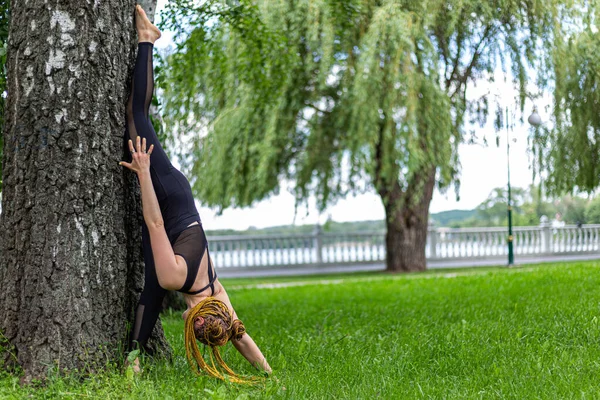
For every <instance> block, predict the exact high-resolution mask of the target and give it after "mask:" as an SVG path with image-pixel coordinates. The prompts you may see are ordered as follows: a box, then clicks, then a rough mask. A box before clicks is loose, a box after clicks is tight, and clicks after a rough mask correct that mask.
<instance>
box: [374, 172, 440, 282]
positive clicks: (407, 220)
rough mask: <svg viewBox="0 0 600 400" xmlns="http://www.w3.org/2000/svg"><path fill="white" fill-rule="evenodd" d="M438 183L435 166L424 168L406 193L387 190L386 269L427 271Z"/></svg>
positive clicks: (398, 190) (397, 188)
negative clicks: (433, 200)
mask: <svg viewBox="0 0 600 400" xmlns="http://www.w3.org/2000/svg"><path fill="white" fill-rule="evenodd" d="M434 186H435V169H431V170H429V171H423V172H422V174H421V175H419V176H418V178H417V179H415V180H414V181H413V182H411V185H410V186H409V187H408V189H407V190H406V191H404V192H402V191H400V189H399V187H395V188H394V189H392V190H391V191H390V192H386V196H387V197H386V198H385V199H384V202H383V203H384V207H385V212H386V227H387V232H386V235H385V244H386V252H387V253H386V269H387V271H390V272H411V271H424V270H425V269H426V268H427V260H426V258H425V245H426V243H427V228H428V220H429V204H430V203H431V198H432V196H433V188H434Z"/></svg>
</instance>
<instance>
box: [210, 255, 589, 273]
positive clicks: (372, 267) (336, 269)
mask: <svg viewBox="0 0 600 400" xmlns="http://www.w3.org/2000/svg"><path fill="white" fill-rule="evenodd" d="M598 259H600V254H584V255H565V256H546V257H520V258H519V257H518V256H515V262H516V264H517V265H523V264H537V263H547V262H554V263H556V262H562V261H588V260H598ZM505 265H506V262H504V261H501V260H497V259H495V260H477V259H473V260H462V261H430V262H429V263H428V264H427V266H428V268H429V269H442V268H465V267H493V266H505ZM383 270H385V265H384V264H355V265H325V266H322V267H311V266H309V267H289V268H273V269H263V270H249V271H244V270H240V269H237V270H233V271H228V270H227V269H222V268H217V274H218V275H219V277H221V278H251V277H266V276H293V275H295V276H298V275H319V274H335V273H341V272H362V271H383Z"/></svg>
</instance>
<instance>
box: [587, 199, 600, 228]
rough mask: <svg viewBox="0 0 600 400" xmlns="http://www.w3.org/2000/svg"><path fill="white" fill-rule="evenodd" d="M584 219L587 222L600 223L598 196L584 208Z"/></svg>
mask: <svg viewBox="0 0 600 400" xmlns="http://www.w3.org/2000/svg"><path fill="white" fill-rule="evenodd" d="M585 220H586V222H587V223H588V224H600V196H598V197H596V198H595V199H593V200H592V201H590V203H589V204H588V206H587V208H586V209H585Z"/></svg>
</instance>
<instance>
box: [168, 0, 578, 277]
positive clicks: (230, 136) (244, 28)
mask: <svg viewBox="0 0 600 400" xmlns="http://www.w3.org/2000/svg"><path fill="white" fill-rule="evenodd" d="M573 3H574V2H573V1H569V2H567V1H559V0H545V1H542V0H539V1H538V0H528V1H521V0H506V1H502V2H480V1H476V0H446V1H442V0H426V1H421V2H415V1H408V0H407V1H386V0H380V1H374V0H349V1H335V0H310V1H309V0H276V1H275V0H268V1H267V0H256V1H250V0H246V1H237V2H232V1H228V2H221V1H204V2H198V1H184V0H174V1H171V2H170V3H169V6H168V8H167V10H166V12H165V14H164V15H163V20H164V21H165V22H164V25H163V27H164V28H168V29H170V30H173V31H174V32H175V33H176V35H175V42H176V44H177V48H176V51H175V52H174V53H172V54H171V55H170V56H168V57H166V58H165V60H164V64H165V65H164V68H163V70H162V78H161V82H162V84H161V87H162V98H163V112H164V116H165V122H166V124H167V126H168V129H167V130H168V131H169V132H171V134H173V135H174V137H176V138H182V137H186V138H187V139H186V143H190V146H189V148H185V151H182V152H181V153H182V154H180V155H181V156H182V159H183V160H184V167H185V168H186V169H187V172H188V174H190V176H192V177H195V179H194V183H193V189H194V191H195V194H196V195H197V196H198V197H199V198H200V199H201V200H202V201H203V202H204V203H205V204H207V205H210V206H217V207H221V208H226V207H230V206H238V207H243V206H249V205H251V204H252V203H253V202H255V201H257V200H260V199H263V198H265V197H267V196H269V195H271V194H273V193H277V192H278V190H279V189H280V184H281V182H282V181H284V180H285V181H288V182H291V186H292V188H293V189H292V190H293V192H294V194H295V196H296V199H297V201H298V202H299V203H300V202H302V201H306V200H307V199H308V198H309V196H311V195H314V196H315V197H316V198H317V200H318V204H319V207H320V208H321V209H325V208H326V207H327V206H328V205H330V204H332V203H334V202H336V201H337V200H339V199H340V198H344V197H345V196H348V195H349V194H353V193H359V192H364V191H369V190H375V191H376V192H377V193H378V194H379V195H380V196H381V199H382V202H383V205H384V208H385V212H386V225H387V235H386V246H387V268H388V270H392V271H412V270H422V269H425V268H426V262H425V244H426V234H427V222H428V209H429V204H430V201H431V198H432V194H433V191H434V188H435V187H436V185H437V187H439V188H440V189H441V190H445V189H447V188H449V187H450V186H452V184H453V183H454V184H456V185H457V184H458V177H459V172H460V165H459V162H458V157H457V147H458V145H459V144H460V143H461V142H463V141H465V140H469V136H470V133H469V132H468V126H469V123H470V122H473V121H479V122H481V123H484V122H485V119H486V116H487V115H488V113H489V110H490V109H491V108H493V107H492V105H493V104H492V102H493V100H492V99H488V98H487V97H485V96H484V97H483V98H478V99H475V100H473V99H471V98H470V97H468V96H467V93H468V89H469V88H470V87H472V85H474V84H475V83H476V82H479V81H492V80H493V77H494V71H495V70H496V68H497V67H498V66H502V67H503V68H504V70H505V72H506V76H507V77H509V78H508V81H507V82H508V84H509V85H512V86H513V87H514V88H516V89H517V90H518V92H519V93H520V95H519V99H518V101H519V102H521V103H522V104H523V103H524V101H525V99H526V98H527V96H528V92H527V87H528V83H529V82H530V81H532V80H533V79H534V78H533V77H532V78H530V77H529V76H528V73H527V72H528V71H529V70H530V69H532V68H531V67H532V66H535V68H536V69H538V70H539V72H540V74H539V79H537V81H538V82H539V83H543V82H549V80H548V79H547V78H548V76H552V71H553V70H554V66H553V63H552V62H551V61H552V58H551V57H548V55H549V54H552V52H553V51H554V48H555V43H558V42H560V40H561V38H562V37H563V36H564V33H563V28H562V25H561V23H560V21H561V20H562V19H564V18H567V17H568V18H576V15H577V12H578V8H577V7H575V5H574V4H573ZM357 214H360V210H357Z"/></svg>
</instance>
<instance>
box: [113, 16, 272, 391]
mask: <svg viewBox="0 0 600 400" xmlns="http://www.w3.org/2000/svg"><path fill="white" fill-rule="evenodd" d="M136 29H137V32H138V54H137V59H136V63H135V69H134V71H133V82H132V88H131V96H130V98H129V101H128V104H127V134H128V138H129V142H128V144H129V150H130V151H131V154H132V157H131V162H125V161H122V162H120V163H119V164H120V165H123V166H125V167H127V168H129V169H130V170H132V171H134V172H136V173H137V176H138V180H139V183H140V189H141V193H142V208H143V214H144V223H143V224H142V243H143V250H144V262H145V279H144V290H143V292H142V295H141V297H140V302H139V305H138V308H137V312H136V320H135V326H134V330H133V335H132V340H133V341H134V342H137V343H138V344H139V345H140V346H142V347H144V346H145V345H146V342H147V340H148V337H149V336H150V333H151V332H152V329H153V328H154V325H155V323H156V319H157V318H158V314H159V312H160V307H161V304H162V301H163V298H164V296H165V294H166V291H167V290H178V291H180V292H182V293H183V297H184V298H185V302H186V304H187V306H188V308H187V310H186V311H185V312H184V313H183V319H184V320H186V329H185V337H186V338H185V339H186V351H187V355H188V359H189V360H190V362H191V363H192V365H193V366H194V370H195V371H196V372H197V373H199V372H200V369H202V370H204V371H205V372H207V373H208V374H209V375H211V376H215V377H218V378H221V379H223V378H224V376H223V374H222V373H221V372H219V370H218V369H217V368H216V367H215V366H214V362H213V364H212V366H209V365H207V364H206V363H205V362H204V359H203V358H202V356H201V354H200V351H199V350H198V346H197V344H196V341H195V339H198V340H199V341H201V342H202V343H203V344H205V345H207V346H210V347H211V348H212V350H213V355H214V357H215V358H216V359H217V361H218V363H219V364H220V365H221V366H222V367H223V368H224V369H225V371H226V373H227V374H229V375H230V377H231V378H233V380H238V381H240V379H239V378H237V377H236V375H235V374H234V373H233V371H231V370H230V369H229V368H228V367H227V365H226V364H225V363H224V362H223V360H222V359H221V357H220V355H219V352H218V349H217V346H222V345H224V344H226V343H227V341H228V340H231V341H232V343H233V345H234V346H235V348H236V349H237V350H238V351H239V352H240V353H241V354H242V355H243V356H244V357H245V358H246V359H247V360H248V361H249V362H250V363H251V364H252V365H253V366H255V367H256V368H260V369H262V370H264V371H266V372H271V368H270V366H269V364H268V363H267V361H266V359H265V358H264V356H263V355H262V353H261V352H260V350H259V348H258V346H257V345H256V344H255V343H254V341H253V340H252V338H251V337H250V336H249V335H248V334H247V333H245V328H244V325H243V324H242V322H241V321H240V320H239V319H237V315H236V313H235V310H234V309H233V307H232V305H231V302H230V301H229V297H228V296H227V292H226V291H225V289H224V288H223V286H222V285H221V284H220V282H219V280H218V279H217V276H216V273H215V271H214V268H213V266H212V263H211V261H210V255H209V253H208V242H207V240H206V236H205V234H204V230H203V229H202V224H201V222H200V217H199V215H198V211H197V210H196V206H195V204H194V199H193V197H192V191H191V188H190V184H189V182H188V181H187V179H186V178H185V176H183V174H182V173H181V172H180V171H178V170H177V169H176V168H175V167H173V165H171V163H170V161H169V159H168V157H167V155H166V154H165V152H164V150H163V149H162V147H161V145H160V143H159V141H158V138H157V136H156V132H154V128H153V127H152V123H151V122H150V119H149V117H148V110H149V107H150V102H151V100H152V92H153V90H154V84H153V70H152V49H153V45H154V42H155V41H156V40H157V39H158V38H160V35H161V34H160V31H159V30H158V28H157V27H156V26H154V25H153V24H152V23H151V22H150V20H149V19H148V17H147V16H146V13H145V12H144V10H143V9H142V7H141V6H139V5H137V6H136ZM134 143H135V147H134ZM147 145H150V147H149V148H148V151H147V152H146V146H147ZM151 160H152V164H151V163H150V161H151ZM194 359H195V361H196V362H195V363H194V362H193V360H194ZM211 360H212V357H211ZM135 365H136V366H137V363H136V364H135Z"/></svg>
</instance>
